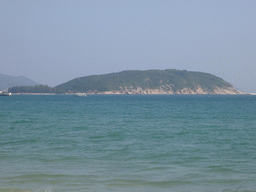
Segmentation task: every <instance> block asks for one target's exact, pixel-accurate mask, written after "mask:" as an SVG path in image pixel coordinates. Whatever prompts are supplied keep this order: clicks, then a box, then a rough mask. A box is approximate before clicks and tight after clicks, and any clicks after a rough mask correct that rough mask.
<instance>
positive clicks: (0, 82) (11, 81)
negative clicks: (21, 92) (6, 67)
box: [0, 74, 39, 91]
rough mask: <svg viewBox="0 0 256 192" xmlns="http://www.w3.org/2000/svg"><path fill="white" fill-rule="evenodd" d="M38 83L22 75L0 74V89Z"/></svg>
mask: <svg viewBox="0 0 256 192" xmlns="http://www.w3.org/2000/svg"><path fill="white" fill-rule="evenodd" d="M34 85H39V83H37V82H35V81H33V80H31V79H29V78H27V77H24V76H18V77H13V76H9V75H4V74H0V91H5V90H6V91H7V90H8V88H10V87H13V86H34Z"/></svg>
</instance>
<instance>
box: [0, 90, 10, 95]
mask: <svg viewBox="0 0 256 192" xmlns="http://www.w3.org/2000/svg"><path fill="white" fill-rule="evenodd" d="M11 95H12V93H8V92H2V91H0V96H11Z"/></svg>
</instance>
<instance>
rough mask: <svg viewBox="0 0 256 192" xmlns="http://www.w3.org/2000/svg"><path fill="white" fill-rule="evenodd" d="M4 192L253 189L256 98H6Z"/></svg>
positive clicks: (0, 134) (1, 139) (1, 145)
mask: <svg viewBox="0 0 256 192" xmlns="http://www.w3.org/2000/svg"><path fill="white" fill-rule="evenodd" d="M0 106H1V108H0V122H1V129H0V165H1V166H0V191H4V192H10V191H18V192H20V191H23V190H25V191H31V192H39V191H40V192H41V191H54V192H62V191H64V192H68V191H74V192H82V191H106V192H108V191H255V190H256V184H255V183H256V174H255V173H256V140H255V138H256V97H255V96H252V95H234V96H231V95H226V96H224V95H222V96H217V95H212V96H206V95H205V96H200V95H194V96H192V95H190V96H184V95H170V96H160V95H158V96H152V95H151V96H142V95H140V96H132V95H129V96H106V95H105V96H99V95H89V96H87V97H75V96H65V95H54V96H25V95H24V96H22V95H20V96H15V95H14V96H12V97H0Z"/></svg>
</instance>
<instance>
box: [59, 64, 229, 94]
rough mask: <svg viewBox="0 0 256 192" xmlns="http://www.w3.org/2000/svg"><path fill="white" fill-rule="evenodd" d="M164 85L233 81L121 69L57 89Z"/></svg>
mask: <svg viewBox="0 0 256 192" xmlns="http://www.w3.org/2000/svg"><path fill="white" fill-rule="evenodd" d="M164 85H170V86H171V87H172V90H173V91H177V90H181V89H183V88H189V89H191V90H195V89H197V88H198V85H199V86H200V87H202V89H204V90H208V91H211V90H212V89H214V88H216V87H219V88H224V87H232V85H231V84H230V83H228V82H226V81H224V80H223V79H221V78H219V77H216V76H214V75H212V74H208V73H202V72H189V71H186V70H183V71H180V70H175V69H168V70H147V71H122V72H119V73H110V74H105V75H92V76H86V77H80V78H76V79H73V80H71V81H69V82H66V83H63V84H61V85H58V86H56V90H58V91H59V92H68V91H72V92H90V91H93V92H104V91H118V90H121V89H124V88H125V87H128V88H130V87H132V88H138V87H140V88H142V89H158V88H160V86H164Z"/></svg>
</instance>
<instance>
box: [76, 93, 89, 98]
mask: <svg viewBox="0 0 256 192" xmlns="http://www.w3.org/2000/svg"><path fill="white" fill-rule="evenodd" d="M75 96H76V97H86V96H87V95H86V94H85V93H76V94H75Z"/></svg>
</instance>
